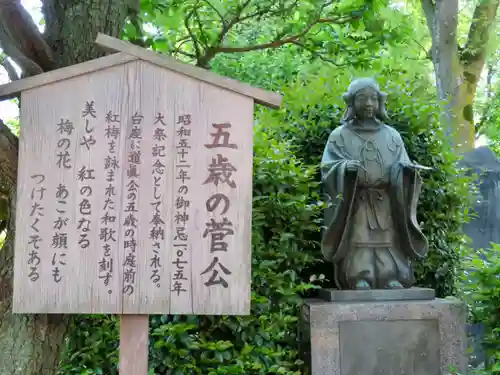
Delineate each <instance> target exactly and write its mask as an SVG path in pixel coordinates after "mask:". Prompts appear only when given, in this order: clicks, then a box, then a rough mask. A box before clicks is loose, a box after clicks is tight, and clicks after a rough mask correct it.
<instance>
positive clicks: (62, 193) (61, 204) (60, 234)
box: [51, 119, 74, 283]
mask: <svg viewBox="0 0 500 375" xmlns="http://www.w3.org/2000/svg"><path fill="white" fill-rule="evenodd" d="M73 131H74V124H73V123H72V122H71V121H69V120H68V119H61V121H60V122H59V123H58V124H57V133H59V140H58V141H57V148H58V153H57V162H56V165H57V167H58V168H59V169H62V170H71V168H72V167H73V165H72V155H71V154H70V152H69V149H70V147H71V135H72V134H73ZM55 195H56V196H55V198H56V212H57V218H56V219H55V220H54V222H53V225H52V229H54V234H53V235H52V248H53V249H54V252H53V253H52V262H51V263H52V279H53V280H54V282H55V283H60V282H61V280H62V275H61V267H62V266H65V265H66V262H65V260H64V259H65V258H66V250H67V249H68V232H67V228H66V227H67V226H68V221H69V218H68V216H67V214H66V205H67V200H68V197H69V190H68V188H67V187H66V185H65V184H63V183H59V184H58V185H57V188H56V193H55Z"/></svg>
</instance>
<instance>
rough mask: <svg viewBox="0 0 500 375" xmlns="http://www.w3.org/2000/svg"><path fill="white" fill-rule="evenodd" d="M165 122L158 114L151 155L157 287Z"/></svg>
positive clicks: (154, 278) (153, 260)
mask: <svg viewBox="0 0 500 375" xmlns="http://www.w3.org/2000/svg"><path fill="white" fill-rule="evenodd" d="M165 126H166V124H165V122H164V116H163V114H161V113H158V114H157V115H156V116H155V121H154V131H153V147H152V150H151V155H152V157H153V199H152V201H151V206H152V207H153V213H152V217H151V221H150V224H151V225H152V228H151V230H150V232H149V238H150V240H151V248H152V254H151V258H150V264H149V267H150V268H151V275H150V280H151V281H152V282H153V284H155V285H156V287H158V288H159V287H160V285H161V284H160V281H161V276H160V273H159V271H160V268H161V267H162V266H161V262H162V259H161V251H160V250H161V247H162V244H163V243H164V242H163V241H164V239H165V229H164V225H165V222H164V221H163V219H162V218H161V203H162V189H161V188H160V185H161V184H160V183H161V180H162V178H163V175H164V174H165V163H164V162H165V159H164V158H165V156H166V155H165V144H164V141H165V139H167V135H166V134H165Z"/></svg>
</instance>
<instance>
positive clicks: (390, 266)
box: [321, 78, 429, 289]
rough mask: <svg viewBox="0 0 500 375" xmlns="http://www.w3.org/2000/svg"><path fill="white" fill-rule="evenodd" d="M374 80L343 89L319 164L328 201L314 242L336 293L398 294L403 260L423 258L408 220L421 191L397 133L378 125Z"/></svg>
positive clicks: (381, 100)
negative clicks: (341, 108) (341, 106)
mask: <svg viewBox="0 0 500 375" xmlns="http://www.w3.org/2000/svg"><path fill="white" fill-rule="evenodd" d="M386 96H387V94H385V93H383V92H381V91H380V89H379V87H378V85H377V83H376V82H375V80H373V79H371V78H361V79H357V80H355V81H353V82H352V83H351V85H350V86H349V89H348V91H347V93H346V94H344V100H345V102H346V103H347V110H346V112H345V114H344V117H343V118H342V125H341V126H339V127H338V128H336V129H335V130H334V131H332V132H331V134H330V136H329V138H328V142H327V144H326V147H325V150H324V153H323V159H322V161H321V174H322V182H323V184H324V187H325V192H326V195H327V200H328V207H327V208H326V209H325V228H324V232H323V238H322V252H323V255H324V257H325V258H326V259H327V260H329V261H331V262H332V263H333V265H334V272H335V282H336V284H337V287H338V288H339V289H399V288H409V287H411V286H412V285H413V284H414V282H415V281H414V276H413V270H412V266H411V261H412V260H413V259H417V258H422V257H424V256H425V255H426V254H427V251H428V242H427V239H426V238H425V236H424V235H423V234H422V231H421V230H420V227H419V225H418V222H417V219H416V207H417V203H418V196H419V194H420V189H421V186H422V180H421V178H420V175H419V173H418V170H419V169H429V168H427V167H423V166H421V165H417V164H415V163H412V162H411V161H410V159H409V157H408V154H407V152H406V149H405V146H404V144H403V140H402V139H401V136H400V134H399V133H398V132H397V131H396V130H395V129H394V128H392V127H390V126H388V125H386V124H384V123H383V122H382V121H384V120H387V112H386V109H385V99H386Z"/></svg>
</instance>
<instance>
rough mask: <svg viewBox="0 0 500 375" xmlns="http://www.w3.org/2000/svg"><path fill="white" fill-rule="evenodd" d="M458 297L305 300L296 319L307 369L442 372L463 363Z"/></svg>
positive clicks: (355, 374) (324, 374)
mask: <svg viewBox="0 0 500 375" xmlns="http://www.w3.org/2000/svg"><path fill="white" fill-rule="evenodd" d="M466 316H467V308H466V304H465V303H463V302H461V301H458V300H448V299H434V300H413V301H383V302H382V301H370V302H360V301H358V302H345V301H344V302H327V301H323V300H308V301H306V303H305V304H304V306H303V307H302V316H301V321H300V327H301V329H300V338H301V354H302V356H303V359H304V361H305V362H306V364H307V365H308V368H309V370H310V371H309V372H308V373H307V374H309V375H359V374H363V375H379V374H383V375H403V374H404V375H446V374H450V369H451V367H455V368H456V369H457V370H458V371H459V372H462V373H465V371H466V369H467V336H466V328H465V327H466Z"/></svg>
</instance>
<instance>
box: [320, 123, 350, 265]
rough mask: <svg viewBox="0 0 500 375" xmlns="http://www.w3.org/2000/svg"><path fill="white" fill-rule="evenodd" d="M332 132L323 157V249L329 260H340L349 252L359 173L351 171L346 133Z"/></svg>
mask: <svg viewBox="0 0 500 375" xmlns="http://www.w3.org/2000/svg"><path fill="white" fill-rule="evenodd" d="M338 130H339V129H337V131H334V132H332V134H331V135H330V137H329V138H328V143H327V144H326V147H325V150H324V152H323V158H322V160H321V176H322V182H323V187H324V191H325V193H326V201H327V205H328V206H327V207H326V209H325V224H324V231H323V236H322V246H321V248H322V252H323V256H324V257H325V259H327V260H329V261H332V262H334V263H335V262H337V261H338V260H339V259H342V258H343V257H344V256H345V254H344V251H343V249H344V248H345V246H343V244H344V242H345V241H346V239H347V234H348V233H349V228H350V221H351V219H350V218H351V212H352V205H353V203H354V199H353V198H354V191H355V187H356V181H357V172H354V171H348V170H347V163H348V161H350V160H351V157H350V156H349V154H348V152H347V151H346V148H345V143H344V140H343V137H342V132H340V131H338Z"/></svg>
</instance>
